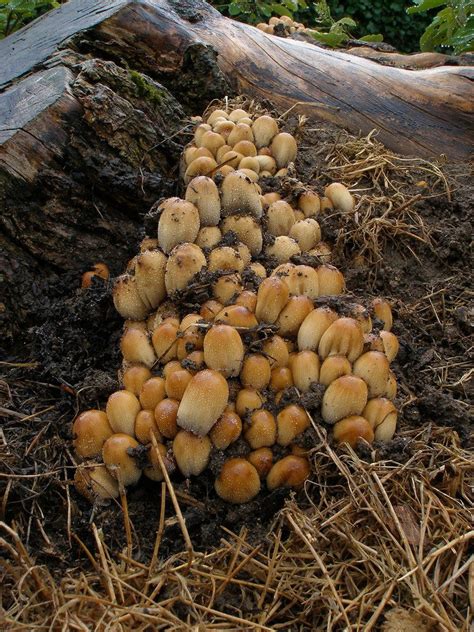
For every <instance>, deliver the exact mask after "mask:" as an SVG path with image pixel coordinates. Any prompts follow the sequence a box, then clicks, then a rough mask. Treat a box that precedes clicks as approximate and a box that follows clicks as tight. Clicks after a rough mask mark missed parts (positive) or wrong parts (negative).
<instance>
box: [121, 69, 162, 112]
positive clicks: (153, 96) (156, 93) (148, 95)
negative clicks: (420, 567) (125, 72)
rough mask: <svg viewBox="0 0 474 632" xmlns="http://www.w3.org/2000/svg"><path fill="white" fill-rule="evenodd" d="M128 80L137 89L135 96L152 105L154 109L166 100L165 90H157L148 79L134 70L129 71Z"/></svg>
mask: <svg viewBox="0 0 474 632" xmlns="http://www.w3.org/2000/svg"><path fill="white" fill-rule="evenodd" d="M129 75H130V79H131V80H132V81H133V83H134V85H135V86H136V88H137V96H139V97H140V98H142V99H145V100H146V101H148V102H150V103H152V104H153V105H154V106H156V107H160V106H161V105H162V104H163V101H164V100H166V92H167V91H166V90H165V89H161V90H160V89H159V88H157V87H156V85H154V84H153V82H151V81H150V80H149V79H147V78H146V77H145V75H142V73H141V72H137V71H136V70H129Z"/></svg>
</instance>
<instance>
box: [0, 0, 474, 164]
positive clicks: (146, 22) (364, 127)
mask: <svg viewBox="0 0 474 632" xmlns="http://www.w3.org/2000/svg"><path fill="white" fill-rule="evenodd" d="M79 32H80V33H79ZM73 36H74V37H73ZM70 37H72V38H73V41H72V43H70V44H69V45H71V46H74V47H77V48H79V50H81V51H84V52H92V53H97V52H98V51H103V52H104V53H106V54H107V55H108V56H110V57H111V58H114V59H117V60H124V61H126V62H127V63H128V64H129V65H130V66H131V67H133V68H136V69H139V70H140V69H141V70H144V71H145V72H147V73H149V74H150V75H151V76H154V77H157V78H166V77H168V78H169V77H170V76H171V75H176V74H179V72H180V70H181V69H182V66H183V59H184V58H185V54H186V51H187V50H189V48H190V47H191V46H193V45H196V44H200V43H201V44H205V45H211V46H212V47H214V48H215V49H216V50H217V52H218V55H219V57H218V62H219V65H220V67H221V69H222V71H223V72H224V74H225V76H227V77H228V78H230V79H231V80H232V81H233V84H234V86H235V88H236V90H238V91H239V92H245V93H247V94H249V95H251V96H255V97H258V98H270V99H271V100H272V101H273V102H275V103H276V104H277V105H279V106H281V107H282V108H289V107H292V106H294V105H295V104H298V106H297V108H298V110H297V111H298V112H301V113H305V114H307V115H312V116H314V117H317V118H319V119H322V120H326V121H330V122H332V123H335V124H337V125H340V126H343V127H346V128H348V129H350V130H351V131H354V132H359V131H362V132H363V133H367V132H369V131H370V130H372V129H374V128H375V129H377V130H378V131H379V136H378V138H379V139H380V140H381V141H382V142H384V143H385V144H386V145H387V146H388V147H390V148H392V149H394V150H397V151H399V152H401V153H406V154H417V155H422V156H433V155H439V154H446V155H447V156H449V157H452V158H461V159H462V158H466V157H467V156H468V155H469V154H470V153H471V151H472V147H473V140H474V122H473V121H474V117H473V114H474V84H473V81H472V80H473V79H474V69H473V68H469V67H453V68H451V67H445V66H443V67H440V68H434V69H429V70H422V71H411V70H405V69H401V68H394V67H387V66H382V65H379V64H377V63H374V62H372V61H370V60H368V59H364V58H360V57H356V56H354V55H347V54H346V53H341V52H338V51H332V50H331V51H330V50H325V49H321V48H319V47H317V46H314V45H310V44H307V43H305V42H299V41H294V40H291V39H282V38H278V37H274V36H271V35H267V34H266V33H263V32H261V31H259V30H257V29H255V28H254V27H252V26H248V25H245V24H241V23H238V22H235V21H232V20H229V19H227V18H225V17H223V16H221V15H220V14H219V13H218V12H217V11H215V10H214V9H213V8H212V7H210V6H209V5H207V4H206V3H205V2H202V1H201V0H188V1H184V2H183V1H182V0H112V1H111V0H71V1H70V2H68V3H67V4H65V5H63V6H62V7H61V8H60V9H58V10H57V11H56V12H51V13H49V14H47V15H46V16H44V17H42V18H40V19H39V20H37V21H36V22H35V23H33V24H32V25H31V26H30V27H29V28H27V29H23V30H22V31H20V32H19V33H18V34H15V35H14V36H12V37H11V38H8V39H7V40H6V41H5V42H3V43H0V55H1V58H2V59H7V60H9V61H8V62H7V63H6V64H5V65H4V66H3V68H2V69H1V70H0V85H2V84H3V85H5V84H7V83H8V82H11V81H13V80H14V79H15V78H16V77H18V76H20V75H23V74H25V73H28V72H29V71H30V70H31V69H33V68H36V67H38V65H41V64H44V63H45V62H46V60H47V59H48V57H50V56H51V55H52V54H53V53H54V52H55V51H56V50H57V49H58V48H59V47H61V46H62V47H64V46H65V40H67V39H68V38H70Z"/></svg>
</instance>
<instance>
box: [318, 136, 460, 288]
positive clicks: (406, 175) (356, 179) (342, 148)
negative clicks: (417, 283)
mask: <svg viewBox="0 0 474 632" xmlns="http://www.w3.org/2000/svg"><path fill="white" fill-rule="evenodd" d="M322 151H324V160H325V164H326V165H327V166H326V167H325V168H324V170H323V172H322V174H321V175H320V178H321V179H323V180H324V181H327V180H329V181H333V182H334V181H337V182H342V183H344V184H345V185H346V186H347V187H349V188H350V189H351V191H352V192H353V193H354V194H355V197H356V201H357V203H356V206H355V208H354V210H353V211H351V212H349V213H344V212H338V211H336V212H332V213H331V215H330V216H331V217H333V218H335V220H336V223H337V226H338V229H337V241H336V250H337V249H339V250H345V251H346V253H347V252H348V251H350V252H351V253H352V254H353V255H355V256H357V257H359V258H361V260H363V261H364V263H365V264H367V265H368V266H369V269H370V270H371V273H372V275H373V276H376V274H377V272H378V270H379V268H380V266H381V264H382V263H383V258H384V252H385V251H386V247H387V244H389V243H390V244H391V245H392V246H394V247H395V248H397V249H398V250H400V251H401V252H402V253H403V252H404V253H405V254H408V255H409V256H411V257H414V258H416V259H418V257H417V254H416V247H417V246H419V245H420V244H423V245H424V246H426V247H428V248H431V247H432V246H433V234H432V229H430V228H429V227H428V226H427V224H426V222H425V220H424V219H423V212H422V210H421V209H422V203H423V201H424V200H430V199H432V198H437V197H442V198H444V199H446V201H451V188H450V184H449V183H448V180H447V178H446V176H445V174H444V173H443V170H442V168H441V167H440V165H438V164H435V163H433V162H429V161H427V160H423V159H420V158H405V157H402V156H397V155H396V154H394V153H392V152H390V151H389V150H387V149H386V148H385V147H384V146H383V145H382V144H381V143H379V142H378V141H377V140H376V139H375V138H374V134H373V132H372V133H370V134H369V135H368V136H366V137H364V138H355V137H353V136H350V135H349V134H347V133H345V132H341V135H340V136H339V137H338V139H337V141H336V142H335V143H331V144H330V146H329V147H327V146H324V147H323V149H322Z"/></svg>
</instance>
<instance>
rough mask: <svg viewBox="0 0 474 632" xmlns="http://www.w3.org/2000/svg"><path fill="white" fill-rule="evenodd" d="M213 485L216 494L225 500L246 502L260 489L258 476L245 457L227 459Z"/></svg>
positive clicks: (236, 502)
mask: <svg viewBox="0 0 474 632" xmlns="http://www.w3.org/2000/svg"><path fill="white" fill-rule="evenodd" d="M214 487H215V490H216V492H217V494H218V496H220V497H221V498H222V499H223V500H225V501H226V502H229V503H234V504H241V503H246V502H249V501H250V500H252V499H253V498H255V496H256V495H257V494H258V492H259V491H260V477H259V475H258V472H257V470H256V469H255V467H254V466H253V465H252V464H251V463H250V462H249V461H247V460H246V459H241V458H235V459H229V460H228V461H226V462H225V463H224V465H223V466H222V469H221V471H220V473H219V476H218V477H217V478H216V481H215V484H214Z"/></svg>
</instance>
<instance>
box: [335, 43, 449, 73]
mask: <svg viewBox="0 0 474 632" xmlns="http://www.w3.org/2000/svg"><path fill="white" fill-rule="evenodd" d="M346 53H348V54H349V55H356V56H358V57H364V58H365V59H371V60H372V61H376V62H377V63H379V64H382V65H384V66H394V67H396V68H406V69H408V70H423V69H427V68H439V67H440V66H446V65H453V64H449V61H450V59H452V58H449V57H448V56H446V55H443V54H442V53H415V54H413V55H403V54H401V53H394V52H389V53H387V52H384V51H378V50H373V49H372V48H369V47H367V46H360V47H357V48H349V49H348V50H346Z"/></svg>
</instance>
